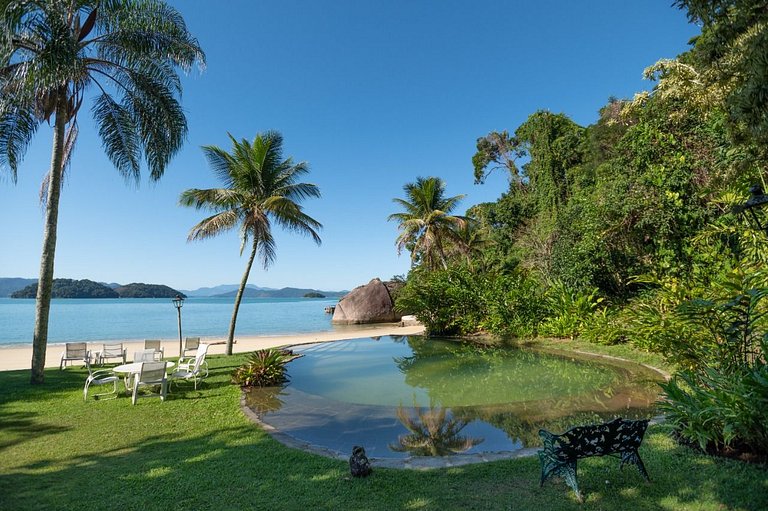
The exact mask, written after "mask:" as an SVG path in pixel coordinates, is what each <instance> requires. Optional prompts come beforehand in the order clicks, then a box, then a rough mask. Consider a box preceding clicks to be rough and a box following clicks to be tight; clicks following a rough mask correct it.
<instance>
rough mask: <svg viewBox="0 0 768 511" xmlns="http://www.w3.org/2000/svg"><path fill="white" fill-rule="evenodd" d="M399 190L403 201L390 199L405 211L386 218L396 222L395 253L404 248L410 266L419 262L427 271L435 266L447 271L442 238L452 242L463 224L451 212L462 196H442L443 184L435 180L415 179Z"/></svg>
mask: <svg viewBox="0 0 768 511" xmlns="http://www.w3.org/2000/svg"><path fill="white" fill-rule="evenodd" d="M403 190H404V191H405V195H406V198H405V199H399V198H396V199H392V200H393V201H394V202H395V203H397V204H399V205H401V206H402V207H403V209H405V212H403V213H393V214H391V215H389V217H388V218H387V219H388V220H390V221H392V220H394V221H396V222H398V223H399V225H398V229H399V230H400V235H399V236H398V237H397V252H398V254H399V253H401V252H402V250H403V248H406V249H408V250H409V251H410V252H411V264H412V265H414V264H416V262H421V263H423V264H425V265H426V267H427V268H430V269H435V268H437V267H438V265H442V267H443V268H447V266H448V265H447V262H446V257H445V256H446V253H445V243H446V239H452V240H456V236H455V231H456V229H457V228H459V227H461V226H462V225H463V223H464V221H465V219H464V218H463V217H460V216H453V215H451V212H452V211H453V210H454V209H455V208H456V206H457V205H458V204H459V201H461V199H463V198H464V195H456V196H455V197H446V196H445V182H444V181H443V180H442V179H440V178H437V177H427V178H423V177H418V178H416V182H415V183H406V184H405V186H403ZM456 241H457V242H458V240H456Z"/></svg>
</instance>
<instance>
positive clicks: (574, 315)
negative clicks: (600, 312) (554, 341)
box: [539, 282, 603, 339]
mask: <svg viewBox="0 0 768 511" xmlns="http://www.w3.org/2000/svg"><path fill="white" fill-rule="evenodd" d="M597 294H598V289H597V288H594V289H592V290H591V291H576V290H573V289H570V288H568V287H567V286H566V285H565V284H563V283H562V282H557V283H555V285H553V286H552V287H550V288H549V289H548V290H547V292H546V295H545V296H546V302H547V307H548V313H549V314H548V317H547V319H546V320H545V321H544V322H543V323H542V324H541V326H540V327H539V333H541V334H544V335H552V336H554V337H570V338H571V339H573V338H575V337H576V336H578V335H579V334H580V333H581V332H582V330H584V328H585V326H586V325H587V323H589V322H590V320H591V319H592V316H593V314H594V313H595V311H596V310H597V307H598V306H599V305H600V303H601V302H602V301H603V299H602V298H600V297H598V296H597Z"/></svg>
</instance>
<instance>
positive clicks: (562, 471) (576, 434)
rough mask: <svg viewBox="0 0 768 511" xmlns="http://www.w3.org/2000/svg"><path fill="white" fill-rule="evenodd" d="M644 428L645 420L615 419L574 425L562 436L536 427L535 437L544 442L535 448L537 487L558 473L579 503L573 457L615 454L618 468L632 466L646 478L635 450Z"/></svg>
mask: <svg viewBox="0 0 768 511" xmlns="http://www.w3.org/2000/svg"><path fill="white" fill-rule="evenodd" d="M647 427H648V419H643V420H624V419H621V418H618V419H614V420H612V421H610V422H606V423H604V424H594V425H589V426H577V427H575V428H571V429H569V430H568V431H566V432H565V433H563V434H562V435H554V434H552V433H550V432H549V431H547V430H545V429H540V430H539V436H540V437H541V439H542V440H543V442H544V449H542V450H540V451H539V459H540V460H541V483H540V486H544V482H545V481H546V480H547V479H549V478H550V477H552V476H562V477H563V478H564V479H565V482H566V484H567V485H568V486H570V487H571V488H572V489H573V491H574V492H575V493H576V498H578V499H579V502H582V501H583V498H582V496H581V492H580V491H579V483H578V482H577V481H576V460H578V459H579V458H587V457H589V456H616V455H618V457H620V458H621V465H620V468H624V464H625V463H631V464H633V465H636V466H637V469H638V470H639V471H640V474H641V475H642V476H643V477H644V478H645V480H646V481H650V478H649V477H648V472H646V471H645V465H643V460H641V459H640V454H638V452H637V449H638V448H639V447H640V444H641V443H642V441H643V435H645V430H646V428H647Z"/></svg>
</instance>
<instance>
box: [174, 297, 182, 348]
mask: <svg viewBox="0 0 768 511" xmlns="http://www.w3.org/2000/svg"><path fill="white" fill-rule="evenodd" d="M171 301H172V302H173V306H174V307H176V312H177V313H178V315H179V357H181V354H182V347H181V308H182V307H183V306H184V298H182V297H181V295H176V298H174V299H173V300H171Z"/></svg>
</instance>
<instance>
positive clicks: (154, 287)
mask: <svg viewBox="0 0 768 511" xmlns="http://www.w3.org/2000/svg"><path fill="white" fill-rule="evenodd" d="M115 291H116V292H117V294H118V295H120V298H174V297H176V296H177V295H178V296H181V297H182V298H186V297H187V295H185V294H184V293H182V292H180V291H176V290H175V289H173V288H171V287H168V286H164V285H162V284H143V283H141V282H135V283H133V284H127V285H125V286H119V287H116V288H115Z"/></svg>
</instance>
